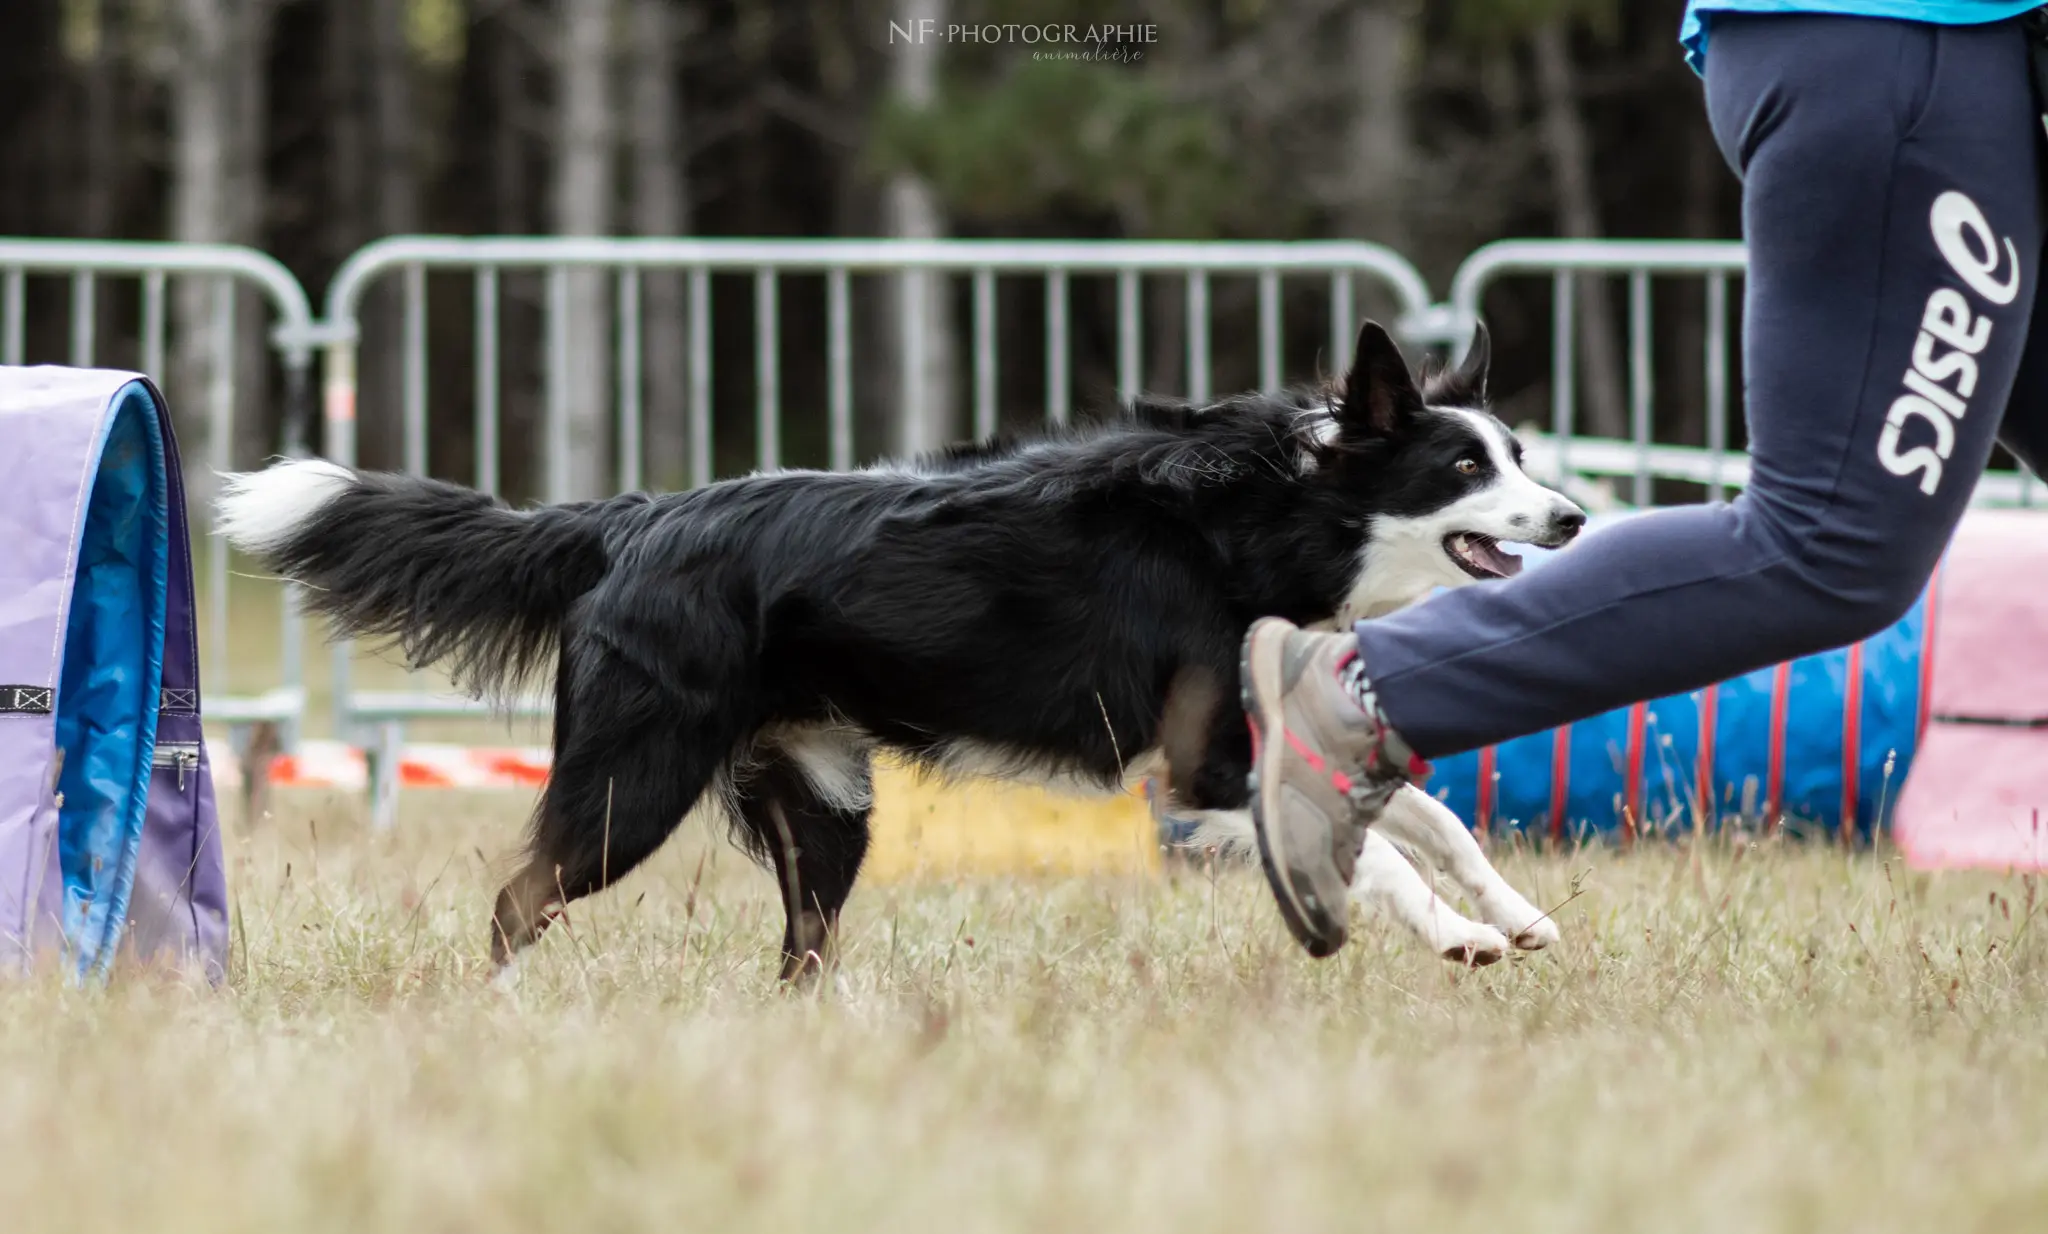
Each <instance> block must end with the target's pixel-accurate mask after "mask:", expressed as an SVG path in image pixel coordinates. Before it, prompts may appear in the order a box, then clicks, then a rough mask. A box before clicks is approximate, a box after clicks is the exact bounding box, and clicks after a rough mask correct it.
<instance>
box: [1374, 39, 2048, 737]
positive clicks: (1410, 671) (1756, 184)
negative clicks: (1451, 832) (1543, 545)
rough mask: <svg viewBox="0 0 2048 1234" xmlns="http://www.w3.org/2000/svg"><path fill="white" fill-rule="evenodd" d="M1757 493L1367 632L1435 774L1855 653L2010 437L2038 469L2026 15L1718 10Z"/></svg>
mask: <svg viewBox="0 0 2048 1234" xmlns="http://www.w3.org/2000/svg"><path fill="white" fill-rule="evenodd" d="M1706 97H1707V111H1708V116H1709V119H1710V121H1711V123H1712V125H1713V130H1714V137H1715V140H1716V141H1717V142H1718V143H1719V145H1720V148H1721V151H1722V153H1723V155H1724V156H1725V157H1726V158H1727V160H1728V162H1729V164H1730V165H1731V166H1732V167H1733V168H1734V169H1735V171H1736V174H1737V175H1738V176H1739V177H1740V178H1741V180H1742V186H1743V202H1742V228H1743V234H1744V236H1745V238H1746V239H1747V241H1748V243H1749V253H1750V264H1749V274H1748V278H1747V282H1746V287H1745V294H1746V296H1747V300H1746V306H1745V315H1744V317H1745V320H1744V332H1743V340H1742V346H1743V357H1744V367H1745V370H1746V373H1747V387H1746V391H1745V395H1746V405H1747V415H1748V418H1749V434H1750V457H1751V481H1750V484H1749V487H1748V489H1747V491H1745V492H1744V493H1743V494H1742V495H1741V496H1740V497H1738V498H1736V499H1735V500H1734V501H1733V502H1729V503H1725V504H1717V505H1705V506H1688V507H1682V508H1677V509H1670V510H1663V511H1658V512H1655V513H1651V514H1646V515H1643V516H1640V517H1637V518H1632V519H1628V520H1625V521H1624V522H1622V523H1621V524H1618V525H1616V526H1614V527H1612V528H1609V529H1604V530H1601V531H1599V532H1596V533H1594V534H1591V535H1589V536H1587V537H1586V538H1585V539H1584V540H1583V541H1582V542H1581V543H1580V544H1578V545H1576V546H1574V547H1573V548H1571V549H1568V550H1566V551H1565V552H1564V553H1563V554H1562V555H1561V556H1560V557H1559V558H1558V559H1557V560H1556V561H1555V562H1552V563H1550V564H1549V565H1547V566H1545V567H1544V568H1543V569H1541V570H1537V571H1532V572H1531V573H1529V574H1528V575H1526V576H1524V577H1521V578H1517V579H1514V580H1511V581H1508V582H1503V583H1491V584H1484V585H1480V586H1475V587H1467V588H1463V589H1461V590H1457V591H1453V592H1447V593H1445V594H1442V595H1439V596H1437V597H1435V598H1434V599H1432V600H1430V601H1429V602H1427V603H1425V604H1422V605H1418V606H1416V607H1414V608H1411V609H1407V610H1404V611H1402V612H1399V613H1396V614H1393V615H1391V616H1388V617H1384V618H1379V619H1377V620H1373V621H1365V622H1360V623H1359V624H1358V627H1357V632H1358V639H1359V646H1360V649H1361V652H1362V654H1363V656H1364V660H1365V666H1366V670H1367V671H1368V672H1369V673H1370V674H1371V676H1372V681H1373V684H1374V686H1375V687H1376V688H1377V690H1378V692H1379V698H1380V702H1381V705H1382V706H1383V707H1384V708H1385V711H1386V715H1387V717H1388V719H1389V720H1390V721H1392V723H1393V725H1394V727H1395V728H1396V729H1398V730H1399V731H1400V732H1401V734H1402V735H1403V736H1405V737H1406V738H1407V739H1408V741H1409V742H1410V744H1412V745H1413V746H1414V747H1415V749H1416V750H1417V752H1418V753H1420V754H1422V755H1423V756H1424V757H1426V758H1433V757H1440V756H1442V755H1446V754H1452V753H1456V752H1458V751H1461V750H1467V749H1471V748H1474V747H1477V746H1483V745H1488V744H1491V743H1494V742H1499V741H1505V740H1508V739H1510V738H1513V737H1518V736H1523V735H1526V734H1529V733H1533V732H1539V731H1541V730H1543V729H1547V728H1551V727H1553V726H1556V725H1559V724H1564V723H1568V722H1571V721H1574V720H1579V719H1583V718H1585V717H1588V716H1592V715H1597V714H1599V713H1601V712H1603V711H1607V710H1609V709H1612V708H1615V707H1621V706H1626V705H1627V704H1629V703H1632V702H1635V701H1637V700H1639V699H1647V698H1659V697H1662V696H1665V695H1669V694H1677V693H1682V692H1684V691H1687V690H1692V689H1697V688H1699V687H1701V686H1704V685H1707V684H1709V683H1711V682H1714V681H1718V680H1722V679H1724V678H1727V677H1730V676H1734V675H1736V674H1739V673H1744V672H1748V671H1750V670H1752V669H1757V668H1761V667H1763V666H1765V665H1768V664H1772V663H1776V662H1778V661H1780V660H1785V659H1790V658H1792V657H1795V656H1801V655H1807V654H1811V653H1813V652H1816V651H1820V650H1823V649H1826V648H1829V647H1836V646H1841V645H1843V644H1846V643H1850V642H1854V641H1856V640H1857V639H1860V638H1864V637H1867V636H1869V635H1870V634H1873V633H1875V632H1877V631H1878V630H1880V629H1883V628H1884V627H1885V626H1887V625H1889V624H1890V623H1892V622H1894V621H1896V620H1897V619H1898V618H1899V617H1900V616H1902V615H1903V614H1904V613H1905V611H1906V610H1907V609H1908V608H1910V607H1911V606H1912V604H1913V602H1914V600H1915V599H1916V598H1917V597H1918V595H1919V594H1920V592H1921V590H1922V589H1923V588H1924V587H1925V585H1926V583H1927V579H1928V577H1929V575H1930V574H1931V573H1932V572H1933V569H1934V566H1935V564H1936V562H1937V560H1938V559H1939V557H1940V555H1941V552H1942V550H1943V548H1944V547H1945V546H1946V544H1947V542H1948V539H1949V536H1950V533H1951V532H1952V531H1953V530H1954V527H1955V524H1956V521H1957V519H1958V518H1959V517H1960V516H1961V515H1962V512H1963V509H1964V507H1965V506H1966V505H1967V504H1968V502H1969V498H1970V492H1971V489H1972V487H1973V486H1974V485H1975V484H1976V482H1977V479H1978V477H1979V475H1980V474H1981V472H1982V471H1983V469H1984V465H1985V462H1986V461H1987V460H1988V458H1989V457H1990V454H1991V449H1992V445H1993V442H1994V440H2002V441H2003V442H2004V443H2005V444H2006V445H2007V446H2008V447H2009V448H2011V449H2012V450H2013V451H2014V452H2015V453H2016V454H2018V455H2019V456H2020V458H2021V459H2022V460H2023V461H2024V462H2026V463H2027V464H2028V465H2029V466H2031V467H2033V468H2034V469H2035V470H2036V471H2037V472H2038V471H2039V470H2040V465H2041V464H2042V463H2043V462H2048V338H2044V337H2041V336H2042V335H2048V313H2044V315H2043V318H2042V320H2043V327H2042V330H2041V332H2040V334H2038V335H2035V336H2032V337H2030V335H2029V322H2030V320H2031V319H2032V317H2033V315H2034V311H2035V304H2036V302H2037V296H2038V294H2039V288H2040V286H2041V282H2040V279H2039V277H2038V276H2039V270H2040V262H2041V255H2042V251H2041V240H2042V229H2043V206H2042V192H2041V187H2040V185H2041V176H2040V172H2041V168H2040V159H2041V146H2042V141H2043V138H2042V133H2041V129H2040V121H2039V116H2038V113H2037V111H2036V110H2035V107H2034V102H2033V96H2032V91H2031V87H2030V85H2029V82H2028V76H2027V55H2026V44H2025V40H2024V36H2023V35H2022V33H2021V31H2020V29H2019V26H2018V23H2017V22H2012V21H2008V22H2000V23H1996V24H1993V25H1985V26H1932V25H1924V24H1919V23H1913V22H1902V21H1890V20H1881V19H1869V18H1856V17H1841V16H1812V15H1768V16H1767V15H1756V16H1732V15H1730V16H1717V17H1716V19H1715V22H1714V32H1713V48H1712V51H1711V52H1710V53H1709V55H1708V57H1707V66H1706Z"/></svg>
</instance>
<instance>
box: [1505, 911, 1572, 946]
mask: <svg viewBox="0 0 2048 1234" xmlns="http://www.w3.org/2000/svg"><path fill="white" fill-rule="evenodd" d="M1514 937H1515V946H1516V947H1518V948H1520V949H1521V950H1523V951H1541V950H1543V949H1544V948H1545V947H1548V946H1550V945H1552V944H1553V943H1555V942H1557V940H1558V939H1559V938H1561V937H1563V936H1562V935H1560V934H1559V933H1558V931H1557V923H1556V922H1555V921H1552V920H1551V919H1550V918H1548V917H1538V918H1537V919H1536V920H1534V921H1532V922H1530V923H1529V924H1528V925H1526V926H1523V927H1522V928H1521V929H1520V930H1517V931H1516V932H1515V936H1514Z"/></svg>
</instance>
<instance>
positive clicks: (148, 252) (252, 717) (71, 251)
mask: <svg viewBox="0 0 2048 1234" xmlns="http://www.w3.org/2000/svg"><path fill="white" fill-rule="evenodd" d="M31 278H35V279H46V278H54V279H58V280H61V281H62V282H63V283H64V284H65V287H66V294H67V297H68V310H69V311H68V317H69V334H70V339H69V350H68V353H67V359H68V362H69V363H71V364H72V365H75V366H79V367H89V366H91V365H93V364H95V363H96V362H99V361H100V360H101V359H102V357H103V354H104V351H105V347H104V340H103V339H102V338H101V337H100V326H101V321H102V317H103V316H104V313H103V307H104V302H103V299H102V297H101V295H100V291H101V284H102V282H103V281H106V280H110V279H120V280H134V281H136V282H138V283H139V284H140V289H139V290H140V295H139V297H138V300H139V303H138V306H137V316H138V320H137V322H136V323H135V324H136V355H135V359H136V367H137V368H138V369H139V370H141V371H142V372H145V373H148V374H149V375H150V376H152V377H154V378H156V379H157V380H158V381H162V380H163V377H164V373H165V370H166V367H167V347H168V344H169V340H170V337H171V321H170V319H171V317H172V315H173V314H172V313H171V311H170V309H171V303H170V293H171V290H172V288H171V280H173V279H186V280H204V282H205V287H204V308H203V310H202V313H203V324H200V325H199V328H200V329H202V330H203V331H204V337H205V340H206V342H207V343H208V344H209V348H208V356H207V365H206V368H207V375H208V378H209V381H208V385H207V391H206V404H205V421H206V426H207V431H206V442H205V446H204V450H203V453H204V455H205V457H204V460H203V461H204V462H205V464H206V465H207V466H208V467H210V468H212V469H213V470H214V471H216V472H225V471H228V470H231V469H232V467H233V456H232V453H231V450H232V447H233V443H234V433H235V417H236V413H237V411H238V404H239V402H240V399H241V397H242V393H243V392H242V391H241V390H240V389H238V385H237V368H238V365H237V363H236V359H237V357H236V343H237V340H238V332H237V330H236V300H237V298H238V297H237V295H236V291H237V288H240V287H247V288H253V289H254V290H255V292H256V293H257V294H258V295H260V296H261V298H262V299H263V301H264V303H265V304H266V306H267V307H268V309H269V312H270V316H271V327H272V328H271V330H270V333H269V335H268V337H269V341H270V343H271V345H272V346H273V347H274V348H275V350H276V352H277V355H278V358H279V360H280V362H281V364H282V366H283V370H284V379H285V404H284V405H285V408H286V424H287V434H288V447H289V446H291V445H297V444H302V443H303V441H304V437H303V429H304V426H305V424H306V409H307V404H306V399H307V377H308V370H309V368H310V365H311V361H312V357H313V352H312V343H313V340H314V337H315V331H314V321H313V311H312V307H311V302H310V301H309V300H308V299H307V297H306V293H305V291H304V289H303V288H301V287H300V285H299V281H298V280H297V279H296V278H294V277H293V276H292V274H291V272H290V271H289V270H287V269H285V267H284V265H283V264H282V263H281V262H279V261H277V260H276V259H275V258H273V257H270V256H268V255H266V254H264V253H260V252H257V251H256V250H254V249H248V248H241V247H238V246H234V245H212V244H143V243H123V242H112V241H85V240H12V239H5V238H0V364H20V363H22V361H23V359H24V357H25V354H26V343H27V334H28V309H29V294H28V293H29V283H30V280H31ZM294 434H296V441H293V440H290V438H291V436H292V435H294ZM203 561H204V567H203V571H204V577H203V579H202V581H201V591H202V600H201V603H202V606H203V612H204V613H205V614H206V623H205V626H206V644H205V653H206V654H205V655H204V656H202V658H201V660H200V665H201V669H202V678H201V682H200V686H201V689H202V690H203V691H204V692H205V694H206V710H207V713H208V715H209V716H211V717H213V718H216V719H219V720H221V721H224V722H228V723H234V724H242V723H252V722H257V721H270V722H275V723H279V724H282V725H284V726H285V727H286V735H287V737H289V736H290V734H291V730H292V729H293V728H294V727H295V726H296V724H297V722H298V720H299V717H300V715H301V714H302V712H303V710H304V707H305V691H304V675H303V667H304V654H303V646H304V642H303V636H302V631H303V623H302V622H301V621H300V619H299V618H298V617H297V616H296V615H295V614H294V613H293V612H292V611H291V609H290V606H289V605H287V606H286V607H285V609H284V611H283V612H282V615H281V618H280V621H281V626H282V628H281V630H280V633H279V664H278V670H277V674H276V685H275V686H274V687H272V688H271V689H269V690H266V691H264V692H261V693H259V694H252V695H239V696H238V695H234V694H231V693H229V691H228V690H227V689H226V677H225V669H226V665H227V664H228V648H229V647H230V646H231V645H232V644H231V642H230V635H229V624H230V616H229V614H230V605H229V603H228V549H227V543H226V542H225V541H223V540H220V539H218V538H210V539H209V540H208V542H207V544H206V547H205V552H204V555H203Z"/></svg>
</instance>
